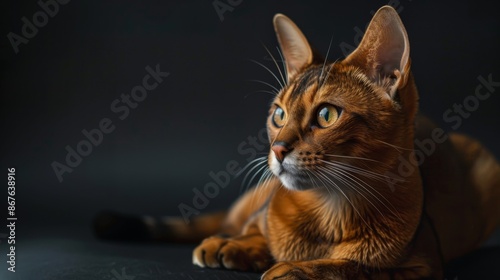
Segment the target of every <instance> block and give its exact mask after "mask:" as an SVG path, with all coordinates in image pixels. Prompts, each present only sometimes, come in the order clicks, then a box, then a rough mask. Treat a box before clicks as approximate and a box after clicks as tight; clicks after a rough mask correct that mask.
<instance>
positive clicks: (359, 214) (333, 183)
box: [317, 169, 373, 230]
mask: <svg viewBox="0 0 500 280" xmlns="http://www.w3.org/2000/svg"><path fill="white" fill-rule="evenodd" d="M317 172H318V174H319V175H321V176H322V177H323V178H324V179H325V180H327V181H328V182H330V183H331V185H332V186H334V187H335V188H336V189H337V190H338V191H339V192H340V193H341V194H342V195H343V196H344V197H345V198H346V200H347V202H349V204H350V205H351V207H352V209H353V210H354V211H355V212H356V213H357V215H358V216H359V218H360V219H361V220H362V221H363V222H364V223H365V224H366V226H367V227H368V228H370V229H371V230H373V229H372V228H371V227H370V225H369V224H368V223H367V222H366V220H365V219H364V218H363V216H362V215H361V213H360V212H359V210H358V209H357V208H356V206H354V204H353V203H352V201H351V200H350V199H349V197H348V196H347V195H346V193H345V192H344V191H342V189H341V188H340V187H339V186H338V185H337V184H336V183H335V182H333V181H332V180H331V179H330V178H328V176H326V175H325V174H324V173H323V172H322V171H321V170H320V169H318V170H317ZM325 186H326V187H328V184H325Z"/></svg>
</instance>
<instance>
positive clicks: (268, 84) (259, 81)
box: [247, 80, 279, 95]
mask: <svg viewBox="0 0 500 280" xmlns="http://www.w3.org/2000/svg"><path fill="white" fill-rule="evenodd" d="M247 81H249V82H256V83H261V84H264V85H266V86H269V87H270V88H272V89H273V90H274V91H275V95H276V94H278V92H279V90H278V89H277V88H276V87H275V86H273V85H271V84H270V83H268V82H264V81H261V80H247Z"/></svg>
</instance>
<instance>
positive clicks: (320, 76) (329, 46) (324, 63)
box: [318, 35, 333, 87]
mask: <svg viewBox="0 0 500 280" xmlns="http://www.w3.org/2000/svg"><path fill="white" fill-rule="evenodd" d="M332 41H333V35H332V37H331V38H330V44H329V45H328V50H327V51H326V56H325V61H324V62H323V67H322V68H321V73H320V74H319V77H318V84H319V80H320V79H321V78H323V72H324V70H325V65H326V61H327V60H328V54H330V49H331V47H332ZM325 80H326V76H325V77H324V78H323V79H322V81H321V86H323V84H324V83H325ZM321 86H320V87H321Z"/></svg>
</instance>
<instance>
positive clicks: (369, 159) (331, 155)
mask: <svg viewBox="0 0 500 280" xmlns="http://www.w3.org/2000/svg"><path fill="white" fill-rule="evenodd" d="M325 156H330V157H339V158H349V159H360V160H366V161H373V162H377V163H383V162H381V161H378V160H375V159H371V158H363V157H355V156H341V155H334V154H325Z"/></svg>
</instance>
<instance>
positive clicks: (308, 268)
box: [261, 259, 368, 280]
mask: <svg viewBox="0 0 500 280" xmlns="http://www.w3.org/2000/svg"><path fill="white" fill-rule="evenodd" d="M365 273H366V272H364V271H363V270H362V267H361V266H359V265H358V264H357V263H355V262H351V261H345V260H332V259H320V260H311V261H293V262H279V263H277V264H275V265H274V266H273V267H272V268H271V269H269V270H268V271H266V273H264V275H262V278H261V280H278V279H279V280H299V279H332V280H345V279H368V278H367V277H364V274H365Z"/></svg>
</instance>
